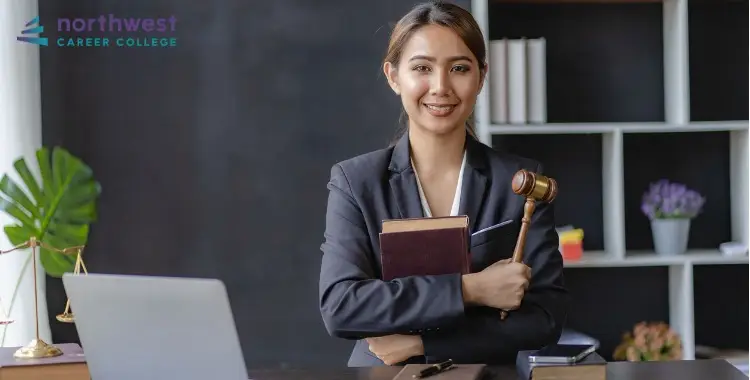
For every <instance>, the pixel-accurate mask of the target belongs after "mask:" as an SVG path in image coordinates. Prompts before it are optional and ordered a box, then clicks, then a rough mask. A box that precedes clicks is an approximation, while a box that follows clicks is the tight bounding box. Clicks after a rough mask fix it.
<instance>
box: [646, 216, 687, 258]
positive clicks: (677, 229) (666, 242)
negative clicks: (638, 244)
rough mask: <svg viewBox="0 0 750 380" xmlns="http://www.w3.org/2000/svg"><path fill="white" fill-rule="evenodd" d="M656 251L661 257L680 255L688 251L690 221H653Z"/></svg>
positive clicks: (652, 229) (652, 230) (652, 227)
mask: <svg viewBox="0 0 750 380" xmlns="http://www.w3.org/2000/svg"><path fill="white" fill-rule="evenodd" d="M651 233H652V235H653V239H654V250H655V251H656V253H657V254H659V255H679V254H683V253H685V252H686V251H687V244H688V238H689V237H690V219H688V218H684V219H654V220H652V221H651Z"/></svg>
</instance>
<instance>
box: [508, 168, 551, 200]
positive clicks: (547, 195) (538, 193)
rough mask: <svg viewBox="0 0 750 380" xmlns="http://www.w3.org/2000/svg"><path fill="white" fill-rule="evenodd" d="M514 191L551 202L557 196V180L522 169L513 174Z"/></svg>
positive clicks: (527, 196)
mask: <svg viewBox="0 0 750 380" xmlns="http://www.w3.org/2000/svg"><path fill="white" fill-rule="evenodd" d="M512 186H513V192H514V193H516V194H518V195H523V196H524V197H526V198H531V199H534V200H537V201H540V202H547V203H550V202H552V201H553V200H555V197H557V182H556V181H555V180H554V179H552V178H549V177H545V176H543V175H541V174H537V173H533V172H530V171H528V170H526V169H521V170H519V171H517V172H516V174H515V175H514V176H513V183H512Z"/></svg>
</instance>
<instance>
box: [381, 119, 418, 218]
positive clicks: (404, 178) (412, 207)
mask: <svg viewBox="0 0 750 380" xmlns="http://www.w3.org/2000/svg"><path fill="white" fill-rule="evenodd" d="M410 151H411V148H410V146H409V133H408V132H405V133H404V135H403V136H402V137H401V138H400V139H399V140H398V142H397V143H396V145H395V147H394V148H393V155H392V156H391V162H390V165H389V166H388V169H390V170H391V171H392V172H393V175H392V176H391V179H390V181H389V182H390V185H391V192H392V193H393V199H395V201H396V206H397V207H398V211H399V213H400V215H401V218H421V217H424V210H423V209H422V201H421V200H420V199H419V189H418V188H417V177H416V175H414V168H412V166H411V161H410V159H409V158H410V157H411V154H410Z"/></svg>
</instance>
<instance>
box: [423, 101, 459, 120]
mask: <svg viewBox="0 0 750 380" xmlns="http://www.w3.org/2000/svg"><path fill="white" fill-rule="evenodd" d="M424 106H425V108H426V109H427V112H429V113H430V115H432V116H437V117H445V116H448V115H450V114H451V113H452V112H453V110H454V109H456V104H436V103H430V104H424Z"/></svg>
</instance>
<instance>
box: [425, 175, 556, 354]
mask: <svg viewBox="0 0 750 380" xmlns="http://www.w3.org/2000/svg"><path fill="white" fill-rule="evenodd" d="M539 169H540V171H539V172H541V167H540V168H539ZM558 242H559V236H558V234H557V232H556V230H555V224H554V203H552V204H540V205H538V206H537V209H536V211H535V212H534V214H533V216H532V221H531V225H530V226H529V230H528V234H527V237H526V249H525V253H524V262H526V264H527V265H528V266H529V267H530V268H531V279H530V282H529V288H528V290H527V291H526V294H525V295H524V298H523V300H522V301H521V305H520V306H519V308H518V309H516V310H514V311H511V312H509V313H508V316H507V317H506V318H505V320H500V311H499V310H498V309H494V308H489V307H473V308H468V309H467V311H466V316H465V318H462V319H461V320H460V321H458V322H456V323H453V324H452V325H450V326H444V327H443V328H442V329H440V330H437V331H432V332H427V333H424V334H422V341H423V344H424V349H425V355H426V356H427V358H428V360H444V359H448V358H452V359H453V360H456V361H458V362H478V363H497V362H508V363H515V359H516V355H517V352H518V351H519V350H530V349H539V348H541V347H543V346H545V345H548V344H551V343H557V341H558V340H559V339H560V335H561V334H562V328H563V325H564V324H565V319H566V317H567V307H568V293H567V290H566V288H565V285H564V279H563V261H562V255H561V254H560V252H559V250H558Z"/></svg>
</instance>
